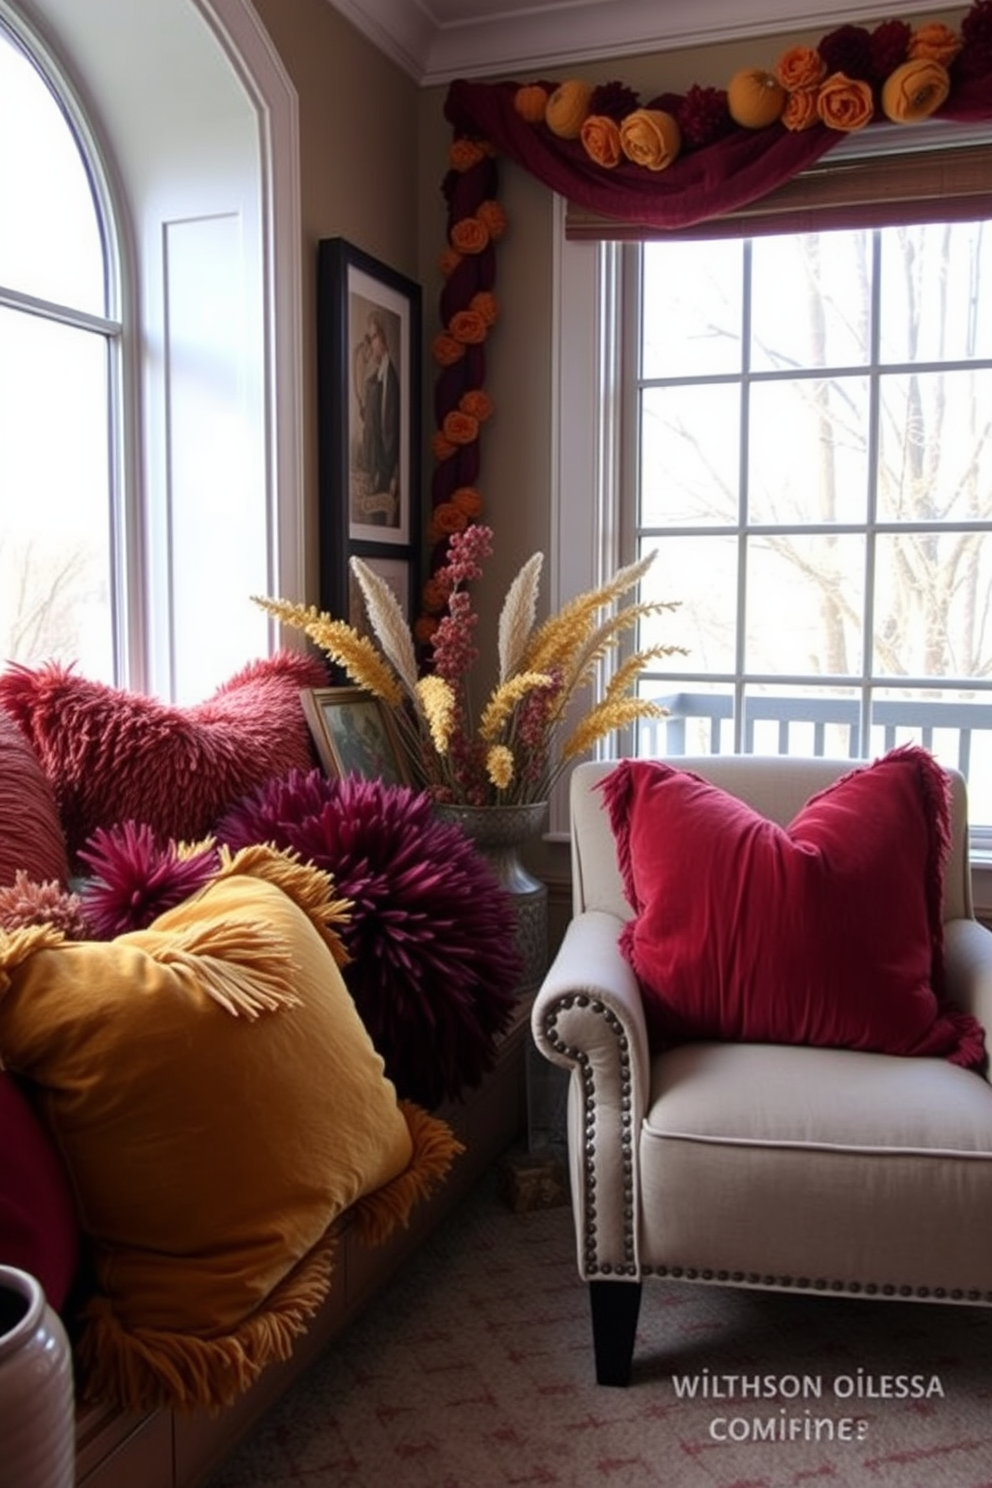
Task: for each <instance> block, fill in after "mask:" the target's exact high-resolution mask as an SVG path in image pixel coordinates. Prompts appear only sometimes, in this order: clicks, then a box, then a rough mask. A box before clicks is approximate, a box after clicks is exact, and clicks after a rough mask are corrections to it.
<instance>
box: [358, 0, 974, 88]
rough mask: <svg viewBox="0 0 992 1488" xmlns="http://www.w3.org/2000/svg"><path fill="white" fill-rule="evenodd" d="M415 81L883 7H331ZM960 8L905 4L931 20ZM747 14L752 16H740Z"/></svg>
mask: <svg viewBox="0 0 992 1488" xmlns="http://www.w3.org/2000/svg"><path fill="white" fill-rule="evenodd" d="M330 4H332V5H333V6H334V7H335V9H336V10H339V11H340V12H341V14H342V15H344V16H346V17H347V18H348V19H349V20H350V21H351V22H352V23H353V24H354V25H355V26H357V27H358V29H359V30H360V31H362V32H363V33H364V34H365V35H366V36H367V37H368V38H369V39H370V40H371V41H372V42H374V43H375V45H376V46H377V47H379V49H380V50H381V51H383V52H385V53H386V54H387V56H390V57H392V58H393V60H394V61H395V62H398V63H399V65H400V66H401V67H402V68H403V69H404V71H406V72H408V73H409V74H410V76H411V77H412V78H414V79H415V81H416V82H418V83H420V84H422V85H424V86H427V85H429V84H435V83H447V82H450V81H451V79H452V78H455V77H482V76H493V75H500V74H501V75H503V76H507V77H517V78H523V77H525V76H527V75H530V76H536V75H541V74H542V73H543V74H544V75H546V74H547V71H548V70H549V69H551V68H553V67H560V66H561V65H563V64H565V63H569V62H571V63H579V62H584V61H596V60H599V59H603V60H605V59H606V58H609V57H623V56H627V55H629V54H631V53H634V52H642V51H665V50H668V49H670V48H673V47H681V46H692V45H695V44H696V43H702V42H714V41H727V40H729V39H731V38H734V37H743V38H746V37H749V36H763V35H768V34H770V33H773V32H776V31H788V30H800V29H804V28H806V27H823V28H824V29H829V28H831V27H833V26H837V25H840V24H841V23H842V22H843V21H852V22H858V21H866V20H877V19H879V18H880V16H881V14H882V11H883V10H884V0H844V3H843V4H842V6H838V5H837V4H836V0H834V3H831V0H751V3H749V4H748V5H747V6H746V7H743V6H742V5H741V3H740V0H691V3H690V0H330ZM955 8H957V7H956V6H955V4H954V0H931V3H930V4H927V3H926V0H908V3H904V4H901V5H900V6H899V7H898V9H899V13H900V15H902V16H907V15H912V14H913V13H914V12H915V13H916V14H923V15H927V16H933V15H935V14H936V13H937V12H939V11H943V10H952V9H955ZM742 10H746V14H742Z"/></svg>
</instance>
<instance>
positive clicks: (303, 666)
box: [0, 651, 327, 876]
mask: <svg viewBox="0 0 992 1488" xmlns="http://www.w3.org/2000/svg"><path fill="white" fill-rule="evenodd" d="M326 680H327V673H326V669H325V667H324V665H323V663H322V662H320V661H318V660H316V659H313V658H310V657H306V656H303V655H302V654H300V653H297V652H289V651H286V652H282V653H280V654H279V655H276V656H273V657H271V658H268V659H266V660H261V661H256V662H253V663H251V664H250V665H248V666H246V667H244V668H243V670H242V671H240V672H238V673H237V675H236V676H234V677H232V678H231V680H230V681H229V682H227V683H225V684H224V686H223V687H221V688H219V689H218V690H217V692H215V693H214V695H213V697H211V698H209V699H208V700H207V701H206V702H202V703H197V704H195V705H193V706H192V707H189V708H180V707H174V706H170V705H169V704H166V703H162V702H159V701H158V700H157V699H155V698H151V697H146V696H143V695H142V694H140V693H133V692H126V691H122V690H120V689H118V688H114V687H108V686H106V685H105V684H104V683H102V682H89V681H87V680H86V679H85V678H83V677H78V676H76V674H75V673H74V672H73V671H72V670H71V668H67V667H63V666H60V665H58V664H57V663H50V664H49V665H47V666H43V667H40V668H38V669H37V670H31V669H29V668H27V667H21V666H13V667H10V668H9V669H8V671H7V672H5V673H4V675H3V676H0V704H2V705H3V706H4V707H5V708H6V709H7V711H8V712H9V713H10V714H11V715H12V716H13V717H14V718H15V719H16V720H17V722H18V723H19V724H20V726H21V728H22V730H23V731H24V733H25V734H26V736H27V737H28V739H30V741H31V743H32V744H33V746H34V750H35V753H36V755H37V757H38V760H39V761H40V763H41V766H42V768H43V769H44V771H45V774H46V775H47V777H48V779H49V781H50V782H51V785H52V787H53V788H54V791H55V797H56V800H57V802H58V806H59V811H60V814H61V821H62V830H63V831H64V833H65V839H66V843H67V846H68V849H69V853H70V855H71V856H72V857H73V858H75V855H76V854H77V853H78V851H79V849H80V848H81V847H82V845H83V843H84V842H85V841H86V839H87V838H88V837H89V836H91V834H92V833H93V832H95V831H96V830H97V828H99V827H112V826H116V825H117V824H118V823H121V822H125V821H129V820H133V821H137V822H144V823H145V824H146V825H148V826H149V827H151V828H152V830H153V831H154V832H155V833H156V835H157V836H158V837H160V838H165V839H168V838H170V837H172V838H176V839H177V840H180V839H187V840H190V839H195V838H198V837H201V836H203V835H204V833H206V832H207V831H209V829H210V827H211V825H212V824H213V822H214V820H215V818H216V817H217V816H219V815H220V813H221V812H222V811H224V810H226V808H227V807H228V806H229V805H230V804H231V803H232V802H233V801H236V800H237V799H238V798H239V797H240V796H242V795H244V793H245V792H246V791H249V790H253V789H254V788H255V787H256V786H258V785H261V783H262V782H263V781H264V780H268V779H269V778H270V777H271V776H273V775H283V774H285V773H286V771H288V770H292V769H309V768H310V767H311V766H312V765H313V764H314V762H315V761H314V756H313V754H312V745H311V739H310V730H309V727H308V725H307V721H306V718H305V716H304V713H303V708H302V706H301V704H300V696H299V695H300V689H301V688H304V687H319V686H321V685H322V684H323V683H324V682H326ZM19 866H24V865H23V864H21V865H19ZM33 876H37V875H33Z"/></svg>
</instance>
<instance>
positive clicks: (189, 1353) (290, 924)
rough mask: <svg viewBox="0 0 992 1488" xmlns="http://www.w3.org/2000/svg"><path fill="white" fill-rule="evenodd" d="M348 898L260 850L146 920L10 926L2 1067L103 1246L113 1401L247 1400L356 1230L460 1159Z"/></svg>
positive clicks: (96, 1373) (372, 1227)
mask: <svg viewBox="0 0 992 1488" xmlns="http://www.w3.org/2000/svg"><path fill="white" fill-rule="evenodd" d="M329 889H330V882H329V880H328V878H327V875H325V874H323V873H320V872H318V871H317V870H316V869H313V868H311V867H309V866H303V865H301V864H299V863H298V862H296V861H295V859H293V858H292V857H290V856H286V855H282V854H279V853H276V852H275V851H274V850H273V849H271V848H263V847H255V848H247V849H245V850H244V851H243V852H241V853H239V854H238V855H237V856H236V857H235V858H234V859H230V858H227V859H226V860H225V862H224V864H223V866H222V867H221V869H220V871H219V873H218V875H217V877H216V878H215V879H214V880H212V881H211V882H210V883H209V884H208V885H207V886H206V887H205V888H204V889H202V890H201V891H200V893H199V894H197V895H195V896H194V897H193V898H191V899H189V900H187V901H185V902H184V903H183V904H181V905H179V906H178V907H176V908H174V909H171V910H169V911H168V912H167V913H165V914H163V915H162V916H160V917H159V919H157V920H156V921H155V923H154V924H153V925H152V926H151V927H150V928H149V929H147V930H142V931H137V932H134V933H131V934H128V935H123V936H121V937H119V938H118V939H117V940H116V941H111V942H103V943H98V942H75V943H72V942H68V941H63V940H61V938H60V937H59V935H58V933H57V932H54V931H52V930H51V929H49V928H47V927H35V928H31V929H24V930H19V931H17V932H15V933H14V934H12V935H9V936H0V1058H2V1060H3V1062H4V1063H6V1064H7V1065H8V1066H9V1067H10V1068H11V1069H12V1070H15V1071H17V1072H19V1073H20V1074H21V1075H22V1076H24V1077H26V1078H28V1079H29V1080H31V1081H33V1082H34V1084H35V1087H36V1093H37V1096H38V1102H39V1110H40V1113H41V1115H42V1117H43V1119H44V1120H45V1122H46V1124H47V1125H48V1127H49V1129H50V1131H51V1133H52V1134H53V1136H54V1138H55V1140H56V1142H57V1143H58V1145H59V1147H60V1148H61V1150H62V1153H63V1156H64V1158H65V1161H66V1165H67V1168H68V1171H69V1174H70V1177H71V1181H72V1183H73V1185H74V1188H75V1194H76V1200H77V1203H78V1208H79V1216H80V1220H81V1224H82V1229H83V1232H84V1236H85V1237H86V1242H87V1260H88V1262H89V1265H90V1267H91V1271H92V1276H93V1279H94V1283H95V1289H94V1291H93V1293H92V1295H91V1296H90V1297H89V1299H88V1300H87V1302H86V1304H85V1306H84V1307H83V1309H82V1316H81V1318H80V1319H79V1328H80V1332H79V1337H78V1341H77V1361H78V1364H79V1372H80V1376H81V1383H82V1386H83V1389H84V1393H86V1394H88V1395H90V1396H93V1397H100V1398H103V1399H108V1398H109V1399H112V1400H114V1401H116V1402H117V1403H119V1404H121V1405H123V1406H125V1407H128V1408H142V1407H145V1406H149V1405H153V1404H157V1403H163V1402H169V1403H172V1404H178V1405H186V1406H198V1405H208V1406H213V1405H218V1404H223V1403H226V1402H228V1401H230V1400H231V1399H233V1398H234V1397H235V1396H236V1395H237V1394H238V1393H239V1391H241V1390H243V1389H244V1388H246V1387H247V1385H249V1384H250V1383H251V1382H252V1380H253V1379H254V1378H255V1377H256V1376H257V1374H258V1373H259V1371H260V1370H261V1369H262V1368H263V1367H264V1365H265V1364H266V1363H268V1362H269V1361H270V1360H271V1359H274V1358H284V1357H286V1356H287V1355H288V1353H289V1352H290V1350H291V1348H292V1340H293V1338H294V1337H295V1336H296V1334H298V1333H299V1332H300V1331H302V1330H303V1328H304V1327H305V1325H306V1318H307V1316H308V1315H309V1314H311V1313H312V1312H313V1311H314V1309H315V1308H316V1306H317V1305H318V1304H319V1302H320V1301H321V1300H322V1298H323V1296H324V1295H325V1294H326V1291H327V1287H328V1283H329V1277H330V1268H331V1260H332V1241H331V1240H330V1238H329V1237H328V1236H327V1234H326V1232H327V1229H328V1226H329V1225H330V1224H331V1222H332V1221H333V1220H334V1219H335V1217H336V1216H337V1215H339V1214H340V1213H341V1212H342V1211H343V1210H345V1209H347V1208H349V1206H352V1205H355V1204H356V1203H357V1204H358V1211H359V1214H360V1216H361V1217H362V1218H363V1219H364V1221H365V1223H366V1227H367V1230H368V1231H369V1232H370V1233H372V1232H374V1238H381V1236H382V1235H383V1234H384V1233H385V1232H387V1231H388V1229H389V1228H390V1227H391V1225H392V1224H393V1223H395V1222H397V1221H401V1222H405V1221H406V1218H407V1216H408V1213H409V1209H410V1207H411V1205H412V1203H413V1202H414V1201H415V1200H416V1199H417V1198H419V1197H421V1196H422V1195H423V1194H424V1193H426V1192H427V1191H428V1190H429V1188H430V1186H431V1184H432V1183H433V1182H434V1181H435V1180H436V1179H438V1178H439V1177H441V1176H443V1174H444V1173H445V1172H446V1171H447V1167H448V1165H449V1163H450V1160H451V1157H452V1155H453V1153H454V1152H455V1151H456V1150H458V1149H457V1143H455V1141H454V1139H453V1138H452V1136H451V1133H450V1131H449V1129H448V1128H447V1127H445V1126H444V1124H443V1123H441V1122H438V1121H436V1119H435V1118H432V1117H429V1116H427V1115H426V1113H424V1112H420V1111H419V1110H417V1109H416V1108H410V1107H405V1108H401V1106H400V1104H399V1103H398V1102H397V1099H396V1093H395V1090H394V1088H393V1086H392V1084H391V1083H390V1082H389V1081H388V1080H387V1079H386V1078H385V1076H384V1074H383V1064H382V1060H381V1058H380V1056H379V1055H378V1054H377V1053H376V1052H375V1049H374V1048H373V1046H372V1043H371V1040H370V1039H369V1036H368V1034H367V1032H366V1030H365V1028H364V1025H363V1024H362V1022H361V1020H360V1018H359V1016H358V1014H357V1012H356V1010H355V1006H354V1003H353V1002H352V999H351V997H350V995H349V994H348V992H347V990H346V988H345V985H344V982H343V980H342V978H341V974H340V971H339V969H338V962H339V960H340V959H341V958H342V955H343V953H342V951H341V948H340V943H339V941H338V938H337V934H336V931H335V929H334V923H335V920H336V919H337V920H339V919H340V914H341V911H342V909H343V908H344V907H343V906H341V905H338V904H334V903H333V902H331V900H330V898H329ZM363 1206H364V1207H363Z"/></svg>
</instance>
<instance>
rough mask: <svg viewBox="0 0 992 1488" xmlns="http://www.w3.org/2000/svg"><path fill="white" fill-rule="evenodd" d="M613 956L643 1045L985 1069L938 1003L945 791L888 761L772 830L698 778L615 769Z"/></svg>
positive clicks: (919, 754) (920, 760) (967, 1021)
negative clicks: (637, 1016) (644, 1032)
mask: <svg viewBox="0 0 992 1488" xmlns="http://www.w3.org/2000/svg"><path fill="white" fill-rule="evenodd" d="M602 789H603V795H604V799H605V803H606V807H607V811H608V813H609V817H610V824H611V827H612V829H613V834H614V837H615V839H616V844H617V853H618V858H619V864H620V870H621V873H622V876H623V882H624V889H625V893H626V896H627V898H628V900H629V902H630V904H631V907H632V908H633V910H634V916H633V918H632V919H631V920H630V921H629V922H628V923H627V925H626V927H625V929H624V932H623V936H622V941H621V947H622V950H623V953H624V955H625V956H626V958H627V960H628V961H629V962H630V965H631V966H632V968H633V970H634V972H635V973H636V975H637V978H638V980H639V982H640V984H641V987H642V990H643V993H644V999H645V1012H646V1016H647V1019H648V1026H649V1031H650V1034H651V1037H652V1041H653V1043H654V1045H655V1047H663V1046H665V1045H668V1044H671V1043H674V1042H682V1041H686V1040H690V1039H722V1040H741V1041H746V1042H755V1043H782V1044H811V1045H821V1046H827V1047H836V1048H850V1049H862V1050H871V1051H875V1052H881V1053H889V1054H906V1055H924V1054H928V1055H940V1056H945V1057H946V1058H948V1059H950V1060H951V1061H952V1062H954V1063H957V1064H962V1065H968V1066H971V1065H977V1064H979V1063H981V1061H982V1059H983V1057H984V1037H983V1031H982V1028H981V1026H980V1025H979V1024H978V1023H977V1022H976V1021H975V1020H974V1019H973V1018H971V1017H970V1016H968V1015H965V1014H963V1013H959V1012H956V1011H955V1010H953V1009H951V1008H949V1007H947V1006H945V1005H944V1004H943V1003H942V1002H941V999H940V988H941V978H942V949H943V930H942V921H941V909H942V897H943V868H944V860H945V858H946V853H947V846H948V842H949V817H948V810H949V806H948V795H947V780H946V776H945V775H944V773H943V771H942V770H941V769H940V767H939V766H938V765H937V763H936V762H935V761H934V759H933V758H932V756H931V755H929V754H928V753H927V751H925V750H923V749H918V748H915V747H907V748H904V749H899V750H894V751H893V752H892V753H891V754H888V755H886V756H885V757H884V758H883V759H881V760H878V761H877V762H876V763H875V764H874V765H872V766H870V767H867V768H862V769H858V770H854V771H852V772H851V773H849V774H847V775H845V776H844V777H843V778H842V779H840V780H838V781H836V782H835V783H834V784H833V785H832V786H830V787H829V788H828V789H827V790H825V791H822V792H820V793H819V794H817V795H815V796H813V797H812V798H811V799H810V800H809V801H808V802H807V803H806V805H805V806H804V807H803V809H802V810H801V811H800V812H799V813H798V815H797V816H796V817H795V818H794V819H793V821H792V822H790V823H789V825H788V826H787V827H781V826H779V825H778V824H776V823H775V822H772V821H769V820H767V819H766V818H765V817H763V816H760V815H759V814H758V813H757V812H755V811H753V810H752V809H751V808H750V807H749V806H747V805H746V804H745V803H744V802H742V801H740V800H738V799H737V798H736V797H734V796H731V795H729V794H727V792H725V791H723V790H720V789H718V788H717V787H716V786H714V785H712V784H710V783H709V782H708V781H706V780H703V779H702V778H700V777H699V776H698V775H695V774H692V773H690V772H688V771H685V770H679V769H676V768H674V767H673V766H670V765H667V764H663V763H660V762H655V761H635V760H625V761H623V762H622V763H621V764H619V765H618V766H617V768H616V769H615V770H614V771H612V772H611V774H610V775H609V776H608V777H607V778H606V780H605V781H604V782H603V786H602Z"/></svg>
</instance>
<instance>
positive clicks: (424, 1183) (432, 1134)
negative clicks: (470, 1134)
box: [347, 1100, 465, 1246]
mask: <svg viewBox="0 0 992 1488" xmlns="http://www.w3.org/2000/svg"><path fill="white" fill-rule="evenodd" d="M399 1108H400V1110H401V1112H402V1113H403V1116H404V1119H405V1120H406V1124H407V1127H408V1129H409V1132H410V1138H411V1140H412V1142H413V1153H412V1155H411V1157H410V1161H409V1163H408V1164H407V1166H406V1167H405V1168H404V1169H403V1172H402V1173H399V1174H397V1176H396V1177H395V1178H393V1179H391V1181H390V1182H389V1183H385V1184H383V1186H382V1187H381V1188H377V1189H375V1190H374V1191H373V1192H372V1193H369V1194H365V1195H363V1197H362V1198H360V1199H358V1200H357V1201H356V1202H355V1203H354V1204H353V1205H352V1206H351V1208H350V1209H349V1210H348V1211H347V1212H348V1215H349V1216H350V1217H352V1218H353V1219H354V1221H355V1225H356V1227H357V1230H358V1236H359V1239H360V1240H362V1242H363V1243H364V1244H366V1245H370V1246H376V1245H382V1244H383V1243H384V1242H385V1241H386V1240H388V1239H389V1236H390V1235H391V1234H392V1233H393V1231H394V1230H395V1229H396V1228H397V1226H398V1225H402V1226H403V1228H404V1229H405V1228H406V1226H407V1225H408V1224H409V1221H410V1213H411V1211H412V1209H413V1206H414V1204H416V1203H418V1202H419V1201H420V1200H422V1199H427V1198H429V1197H430V1195H431V1194H432V1193H433V1192H434V1189H435V1188H436V1187H437V1185H438V1184H439V1183H441V1182H443V1181H444V1179H445V1178H447V1176H448V1172H449V1170H450V1168H451V1164H452V1162H453V1161H454V1159H455V1158H456V1157H458V1156H459V1155H460V1154H461V1153H462V1152H464V1151H465V1144H464V1143H463V1142H460V1141H459V1140H458V1138H457V1137H456V1136H455V1134H454V1132H453V1131H452V1130H451V1127H450V1126H449V1125H448V1124H447V1122H446V1121H442V1120H441V1119H440V1117H438V1116H430V1115H428V1113H427V1112H426V1111H425V1110H423V1108H422V1107H420V1106H417V1105H414V1104H413V1102H412V1101H406V1100H401V1101H400V1102H399Z"/></svg>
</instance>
